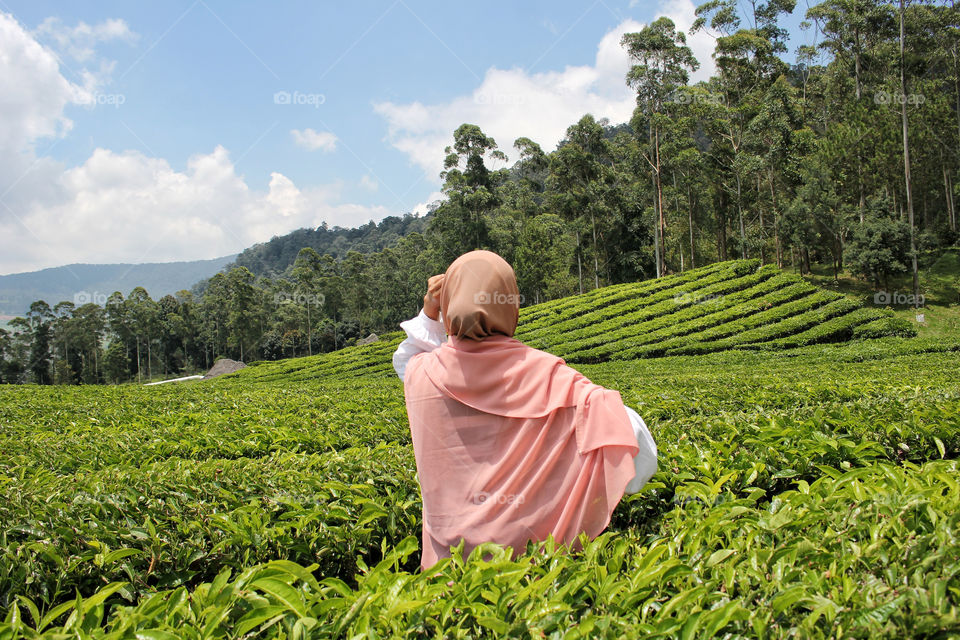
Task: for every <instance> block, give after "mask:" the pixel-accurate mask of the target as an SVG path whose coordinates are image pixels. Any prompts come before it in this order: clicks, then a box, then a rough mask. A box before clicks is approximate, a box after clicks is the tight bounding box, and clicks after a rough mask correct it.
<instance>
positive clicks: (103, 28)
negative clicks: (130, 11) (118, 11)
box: [34, 18, 138, 62]
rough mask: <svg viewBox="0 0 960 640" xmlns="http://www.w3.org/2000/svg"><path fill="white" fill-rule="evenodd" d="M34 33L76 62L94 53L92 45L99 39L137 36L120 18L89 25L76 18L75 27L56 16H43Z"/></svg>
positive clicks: (128, 40) (135, 37) (91, 57)
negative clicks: (65, 23) (67, 24)
mask: <svg viewBox="0 0 960 640" xmlns="http://www.w3.org/2000/svg"><path fill="white" fill-rule="evenodd" d="M34 35H36V36H38V37H39V38H40V39H42V40H48V41H50V42H51V44H52V46H53V47H54V48H55V49H56V50H57V51H60V52H62V53H64V54H66V55H69V56H70V57H71V58H73V59H74V60H76V61H78V62H88V61H90V60H91V59H93V58H94V56H95V47H96V45H97V44H99V43H101V42H109V41H111V40H123V41H126V42H131V43H132V42H135V41H136V40H137V38H138V35H137V34H136V33H134V32H133V31H131V30H130V27H129V26H127V23H126V22H125V21H123V20H120V19H117V18H114V19H110V20H104V21H103V22H101V23H100V24H95V25H89V24H87V23H86V22H83V21H80V22H78V23H77V25H76V26H75V27H68V26H66V25H64V24H63V23H62V22H61V21H60V19H59V18H47V19H46V20H44V21H43V22H41V23H40V26H39V27H37V29H36V31H34Z"/></svg>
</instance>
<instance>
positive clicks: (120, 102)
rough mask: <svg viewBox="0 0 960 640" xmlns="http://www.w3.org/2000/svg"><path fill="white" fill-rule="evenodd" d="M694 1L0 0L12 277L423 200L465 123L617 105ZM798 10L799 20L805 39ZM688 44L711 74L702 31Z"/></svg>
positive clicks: (189, 255)
mask: <svg viewBox="0 0 960 640" xmlns="http://www.w3.org/2000/svg"><path fill="white" fill-rule="evenodd" d="M692 10H693V4H692V3H690V2H688V1H686V0H671V1H669V2H661V3H647V2H637V1H636V0H633V2H630V1H629V0H597V1H596V2H592V3H591V2H589V1H587V2H545V1H536V2H516V1H513V2H486V3H450V2H416V1H414V0H396V1H386V2H358V3H333V2H285V3H273V4H269V5H268V4H266V3H255V2H225V1H218V0H183V1H181V0H175V1H169V2H162V3H161V2H150V3H147V2H138V3H131V2H112V1H101V2H98V3H77V2H49V1H43V0H39V1H38V0H29V1H14V0H0V30H2V33H0V36H4V37H0V47H3V48H5V49H6V51H0V53H6V57H7V62H6V63H4V65H3V66H0V90H3V91H4V94H5V95H7V94H8V93H10V92H12V93H13V94H14V97H13V98H12V99H11V100H10V101H9V103H6V102H0V124H2V126H3V127H6V128H8V129H9V130H10V132H9V133H8V134H6V135H2V134H0V151H2V152H3V154H2V155H3V156H4V157H5V158H6V159H5V160H4V161H2V162H0V165H2V166H0V175H3V176H5V177H3V178H0V194H2V195H0V205H2V206H0V232H3V233H2V234H0V273H11V272H17V271H25V270H31V269H36V268H42V267H47V266H55V265H58V264H64V263H69V262H118V261H126V262H152V261H169V260H179V259H200V258H211V257H215V256H218V255H225V254H227V253H232V252H235V251H238V250H240V249H242V248H244V247H246V246H249V245H250V244H253V243H254V242H258V241H264V240H267V239H269V238H270V237H271V236H272V235H277V234H282V233H286V232H288V231H290V230H292V229H294V228H297V227H301V226H312V225H318V224H320V222H322V221H327V222H328V224H331V225H334V224H338V225H341V226H356V225H359V224H363V223H365V222H367V221H368V220H370V219H373V220H379V219H380V218H382V217H384V216H385V215H399V214H403V213H405V212H409V211H423V210H424V206H425V204H426V203H428V202H430V201H432V200H435V199H436V198H437V197H438V196H439V193H438V192H439V189H440V182H439V179H438V176H437V172H438V171H439V168H440V162H441V161H442V150H443V147H444V146H445V144H447V143H449V141H450V135H451V133H452V131H453V129H454V128H455V127H456V126H457V125H458V124H460V123H462V122H474V123H476V124H479V125H480V126H481V127H482V128H484V130H485V131H486V132H487V133H488V134H490V135H493V136H494V137H495V138H496V139H497V142H498V143H499V144H500V147H501V148H502V149H503V150H504V151H505V152H506V153H507V155H508V156H511V155H512V153H511V152H512V151H513V149H512V148H511V145H512V142H513V139H515V138H516V137H518V136H519V135H528V136H530V137H532V138H534V139H535V140H536V141H537V142H539V143H540V144H541V145H542V146H543V147H544V148H545V149H547V150H549V149H552V148H553V147H554V145H555V144H556V142H557V140H558V139H559V138H560V137H561V136H562V134H563V130H564V129H565V128H566V126H568V125H569V124H572V123H573V122H574V121H575V120H576V119H578V118H579V117H580V116H581V115H583V113H585V112H588V111H589V112H591V113H594V115H595V116H597V117H608V118H610V119H611V120H613V121H622V120H625V119H626V118H627V117H628V116H629V111H630V109H631V107H632V104H631V96H630V93H629V90H628V89H627V88H626V87H625V85H624V84H623V73H624V72H625V70H626V64H627V62H626V59H625V56H624V55H623V52H622V50H621V49H620V47H619V44H618V41H619V36H620V35H621V34H622V33H623V32H625V31H632V30H636V29H638V28H640V26H641V25H642V23H645V22H647V21H649V20H651V19H653V18H655V17H656V16H658V15H661V14H665V15H670V16H671V17H674V19H675V22H677V23H678V25H679V26H685V24H684V23H685V22H686V23H689V20H690V19H692ZM805 10H806V5H805V4H804V3H801V5H800V6H799V7H798V8H797V10H796V11H795V12H794V16H792V17H791V18H790V20H788V21H787V26H788V27H789V28H790V29H791V30H792V31H793V32H794V33H795V34H797V37H798V39H799V38H804V37H808V36H804V35H803V34H799V31H798V29H797V24H798V23H799V21H800V19H801V17H802V13H803V12H804V11H805ZM798 41H799V40H795V41H794V42H792V43H791V46H790V48H791V54H790V56H789V57H790V58H792V57H793V56H792V52H793V49H795V47H796V44H797V43H798ZM691 46H693V48H694V51H695V53H697V55H698V58H700V61H701V64H702V65H703V68H702V69H701V71H700V72H699V73H698V74H697V77H698V78H699V77H705V76H706V75H708V74H709V71H710V68H711V61H710V60H709V51H710V50H712V47H711V46H710V38H709V36H707V35H706V34H701V35H699V36H697V37H694V38H692V39H691ZM0 57H3V56H0ZM278 92H281V93H279V97H278ZM286 96H289V98H290V100H289V103H286V101H285V97H286ZM297 102H299V104H294V103H297Z"/></svg>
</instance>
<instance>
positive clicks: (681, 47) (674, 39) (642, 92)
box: [620, 17, 700, 277]
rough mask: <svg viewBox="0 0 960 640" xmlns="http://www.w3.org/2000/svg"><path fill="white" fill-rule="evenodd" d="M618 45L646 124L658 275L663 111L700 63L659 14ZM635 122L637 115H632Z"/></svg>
mask: <svg viewBox="0 0 960 640" xmlns="http://www.w3.org/2000/svg"><path fill="white" fill-rule="evenodd" d="M620 42H621V44H622V45H623V46H625V47H626V49H627V53H628V54H629V56H630V59H631V60H632V61H633V62H634V64H633V65H632V66H631V67H630V70H629V71H628V72H627V84H628V85H629V86H630V87H632V88H633V89H635V90H636V91H637V110H638V111H641V112H642V113H643V115H644V116H645V117H644V122H645V123H646V125H647V132H646V133H647V147H646V149H645V152H644V154H643V157H644V160H645V161H646V164H647V166H648V168H649V171H650V178H651V182H652V184H653V202H654V216H655V223H654V251H655V262H656V273H657V277H660V276H661V275H663V273H664V270H665V266H664V264H665V258H664V253H665V244H666V243H665V241H664V239H663V237H664V234H665V231H666V221H665V219H664V215H663V180H662V169H663V161H662V159H661V156H660V152H661V130H662V129H663V128H664V127H665V126H669V115H668V114H666V113H665V111H666V110H667V109H666V107H667V104H668V103H669V102H670V101H673V102H676V101H677V95H678V94H677V91H678V89H679V88H680V87H683V86H686V84H687V82H688V80H689V77H690V73H691V72H693V71H696V70H697V69H698V68H699V66H700V63H699V62H697V59H696V58H695V57H694V56H693V52H692V51H691V50H690V47H688V46H687V45H686V42H687V40H686V36H685V35H684V34H683V32H682V31H677V30H676V26H675V25H674V23H673V21H672V20H671V19H670V18H667V17H661V18H658V19H656V20H654V21H653V22H652V23H650V24H649V25H647V26H645V27H644V28H643V29H642V30H641V31H639V32H637V33H627V34H624V36H623V38H622V39H621V41H620ZM634 121H637V118H634Z"/></svg>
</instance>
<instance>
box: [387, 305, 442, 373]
mask: <svg viewBox="0 0 960 640" xmlns="http://www.w3.org/2000/svg"><path fill="white" fill-rule="evenodd" d="M400 327H401V328H402V329H403V330H404V331H406V332H407V337H406V339H405V340H404V341H403V342H401V343H400V346H399V347H397V350H396V351H395V352H394V354H393V369H394V371H396V372H397V375H398V376H400V379H401V380H403V374H404V372H405V371H406V369H407V362H408V361H409V360H410V358H412V357H413V356H415V355H417V354H418V353H423V352H424V351H433V350H434V349H436V348H437V347H439V346H441V345H442V344H443V343H444V342H445V341H446V339H447V332H446V331H445V330H444V328H443V318H442V316H441V318H440V319H439V320H434V319H433V318H431V317H429V316H428V315H427V314H425V313H424V312H423V309H421V310H420V313H419V314H418V315H417V316H416V317H415V318H411V319H410V320H404V321H403V322H401V323H400Z"/></svg>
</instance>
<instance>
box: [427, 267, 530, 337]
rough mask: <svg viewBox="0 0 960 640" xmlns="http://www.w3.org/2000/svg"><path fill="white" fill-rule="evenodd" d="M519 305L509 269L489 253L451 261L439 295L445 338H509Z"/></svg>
mask: <svg viewBox="0 0 960 640" xmlns="http://www.w3.org/2000/svg"><path fill="white" fill-rule="evenodd" d="M520 302H521V297H520V291H519V289H518V288H517V277H516V275H515V274H514V272H513V267H511V266H510V265H509V264H508V263H507V261H506V260H504V259H503V258H501V257H500V256H498V255H497V254H495V253H493V252H492V251H482V250H478V251H470V252H468V253H465V254H463V255H462V256H460V257H459V258H457V259H456V260H454V261H453V262H452V263H451V264H450V267H449V268H447V271H446V277H445V278H444V280H443V288H442V289H441V291H440V311H441V313H442V314H443V325H444V328H445V329H446V330H447V334H448V335H451V336H456V337H457V338H469V339H471V340H483V339H484V338H486V337H489V336H491V335H494V334H499V335H505V336H507V337H513V333H514V331H516V329H517V320H518V318H519V316H520Z"/></svg>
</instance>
